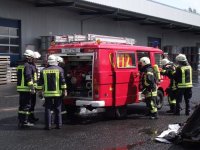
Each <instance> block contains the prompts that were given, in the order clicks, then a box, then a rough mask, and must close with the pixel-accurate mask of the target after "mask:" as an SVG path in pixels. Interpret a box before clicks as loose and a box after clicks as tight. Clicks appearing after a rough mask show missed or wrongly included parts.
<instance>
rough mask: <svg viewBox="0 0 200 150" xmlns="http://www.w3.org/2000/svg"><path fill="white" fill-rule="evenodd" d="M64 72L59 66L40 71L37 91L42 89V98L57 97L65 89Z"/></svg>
mask: <svg viewBox="0 0 200 150" xmlns="http://www.w3.org/2000/svg"><path fill="white" fill-rule="evenodd" d="M66 88H67V85H66V83H65V78H64V71H63V69H62V68H61V67H59V66H50V67H48V68H45V69H43V70H42V71H41V75H40V80H39V86H38V89H43V91H44V97H59V96H61V95H62V90H63V89H66Z"/></svg>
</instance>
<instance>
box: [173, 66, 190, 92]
mask: <svg viewBox="0 0 200 150" xmlns="http://www.w3.org/2000/svg"><path fill="white" fill-rule="evenodd" d="M175 77H176V82H177V85H178V88H191V87H192V68H191V66H179V67H177V70H176V73H175Z"/></svg>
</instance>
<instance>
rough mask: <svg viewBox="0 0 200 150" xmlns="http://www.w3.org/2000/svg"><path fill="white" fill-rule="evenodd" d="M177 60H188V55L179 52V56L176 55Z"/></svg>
mask: <svg viewBox="0 0 200 150" xmlns="http://www.w3.org/2000/svg"><path fill="white" fill-rule="evenodd" d="M176 61H177V62H178V61H187V58H186V56H185V55H184V54H178V55H177V56H176Z"/></svg>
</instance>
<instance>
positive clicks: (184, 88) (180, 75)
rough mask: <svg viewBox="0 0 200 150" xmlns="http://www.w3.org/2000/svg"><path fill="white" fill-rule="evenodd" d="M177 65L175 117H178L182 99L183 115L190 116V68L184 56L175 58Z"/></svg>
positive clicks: (175, 76)
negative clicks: (183, 103) (183, 101)
mask: <svg viewBox="0 0 200 150" xmlns="http://www.w3.org/2000/svg"><path fill="white" fill-rule="evenodd" d="M176 62H177V64H178V66H177V68H176V73H175V74H174V79H175V81H176V83H177V87H178V88H177V99H176V100H177V103H176V112H175V115H180V111H181V107H180V103H181V102H182V97H183V96H184V100H185V115H187V116H188V115H190V99H191V98H192V68H191V66H190V65H189V63H188V61H187V58H186V56H185V55H184V54H179V55H177V56H176Z"/></svg>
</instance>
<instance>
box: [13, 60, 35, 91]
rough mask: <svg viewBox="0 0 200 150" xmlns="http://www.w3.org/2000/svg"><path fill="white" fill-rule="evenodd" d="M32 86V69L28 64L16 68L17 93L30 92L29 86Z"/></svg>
mask: <svg viewBox="0 0 200 150" xmlns="http://www.w3.org/2000/svg"><path fill="white" fill-rule="evenodd" d="M32 85H33V79H32V67H31V65H30V64H29V63H25V64H24V65H19V66H18V67H17V91H18V92H30V86H32Z"/></svg>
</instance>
